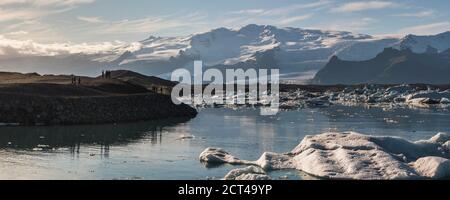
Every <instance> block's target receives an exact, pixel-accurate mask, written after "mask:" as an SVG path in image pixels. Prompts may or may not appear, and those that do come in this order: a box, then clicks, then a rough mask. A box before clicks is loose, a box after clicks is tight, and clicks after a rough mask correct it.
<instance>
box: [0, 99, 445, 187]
mask: <svg viewBox="0 0 450 200" xmlns="http://www.w3.org/2000/svg"><path fill="white" fill-rule="evenodd" d="M329 131H356V132H360V133H364V134H368V135H377V136H398V137H402V138H405V139H408V140H412V141H416V140H421V139H429V138H430V137H432V136H434V135H436V133H438V132H447V133H449V132H450V111H448V109H446V108H426V109H421V108H417V109H411V108H393V109H386V108H382V107H371V108H369V107H364V106H343V105H332V106H330V107H324V108H305V109H299V110H290V111H281V112H280V113H278V115H276V116H260V115H259V109H254V108H239V109H230V108H201V109H199V114H198V116H197V117H196V118H194V119H190V120H184V119H177V120H164V121H153V122H138V123H126V124H106V125H84V126H51V127H44V126H42V127H15V126H1V127H0V179H169V180H176V179H189V180H191V179H194V180H197V179H200V180H204V179H219V178H222V177H223V176H224V175H225V174H227V173H228V172H229V171H230V170H232V169H234V168H239V166H232V165H220V166H205V165H204V164H202V163H201V162H200V161H199V159H198V156H199V154H200V153H201V152H202V151H203V150H204V149H205V148H207V147H219V148H223V149H226V150H227V151H229V152H230V153H232V154H233V155H238V156H239V157H240V158H242V159H247V160H256V159H258V158H259V156H260V155H261V154H262V153H263V152H267V151H271V152H288V151H290V150H292V149H293V148H294V147H295V146H297V145H298V144H299V142H300V141H301V140H302V139H303V138H304V136H306V135H314V134H320V133H323V132H329ZM269 175H270V176H271V177H272V178H274V179H310V178H312V177H309V176H307V175H305V174H304V173H302V172H299V171H295V170H289V171H274V172H270V173H269Z"/></svg>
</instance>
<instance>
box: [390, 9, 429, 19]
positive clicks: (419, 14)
mask: <svg viewBox="0 0 450 200" xmlns="http://www.w3.org/2000/svg"><path fill="white" fill-rule="evenodd" d="M435 14H436V12H435V11H433V10H425V11H421V12H411V13H400V14H394V15H392V16H394V17H417V18H424V17H431V16H433V15H435Z"/></svg>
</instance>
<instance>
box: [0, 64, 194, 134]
mask: <svg viewBox="0 0 450 200" xmlns="http://www.w3.org/2000/svg"><path fill="white" fill-rule="evenodd" d="M110 74H111V76H110V77H108V78H106V77H105V76H104V75H102V76H99V77H76V76H73V75H39V74H20V73H10V72H3V73H0V125H25V126H34V125H80V124H106V123H121V122H136V121H147V120H160V119H166V118H192V117H195V116H196V115H197V110H196V109H194V108H192V107H190V106H188V105H185V104H181V105H175V104H174V103H173V102H172V99H171V97H170V95H167V94H166V93H167V92H166V91H169V90H171V88H172V86H173V84H174V83H172V82H170V81H166V80H163V79H159V78H156V77H151V76H146V75H142V74H138V73H135V72H132V71H125V70H119V71H110ZM74 79H75V80H76V81H75V82H74Z"/></svg>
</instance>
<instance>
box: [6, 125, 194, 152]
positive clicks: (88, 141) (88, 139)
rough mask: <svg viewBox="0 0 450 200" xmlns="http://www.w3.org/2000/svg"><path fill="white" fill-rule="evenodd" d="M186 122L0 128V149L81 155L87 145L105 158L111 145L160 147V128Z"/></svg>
mask: <svg viewBox="0 0 450 200" xmlns="http://www.w3.org/2000/svg"><path fill="white" fill-rule="evenodd" d="M187 120H188V119H172V120H161V121H153V122H139V123H129V124H106V125H95V126H93V125H83V126H50V127H46V126H39V127H0V133H1V134H0V149H16V150H34V151H36V150H39V151H52V150H53V151H54V150H57V149H65V148H66V149H68V152H70V153H73V154H77V153H80V148H82V147H83V146H86V145H96V146H98V147H99V148H100V151H101V152H100V154H101V155H103V156H105V157H108V154H109V148H110V146H112V145H115V146H120V145H128V144H130V143H133V142H136V141H139V140H141V139H144V138H145V139H146V140H148V141H149V142H150V144H158V143H161V140H162V130H163V127H167V126H175V125H176V124H178V123H182V122H186V121H187Z"/></svg>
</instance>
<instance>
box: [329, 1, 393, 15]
mask: <svg viewBox="0 0 450 200" xmlns="http://www.w3.org/2000/svg"><path fill="white" fill-rule="evenodd" d="M396 6H398V4H396V3H393V2H389V1H359V2H352V3H346V4H343V5H341V6H339V7H336V8H332V9H331V11H332V12H337V13H351V12H358V11H364V10H378V9H385V8H393V7H396Z"/></svg>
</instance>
